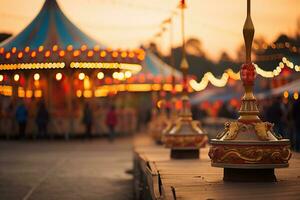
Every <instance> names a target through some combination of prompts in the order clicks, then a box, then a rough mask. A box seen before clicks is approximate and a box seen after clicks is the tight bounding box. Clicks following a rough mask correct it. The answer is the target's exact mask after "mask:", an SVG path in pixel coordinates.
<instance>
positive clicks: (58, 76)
mask: <svg viewBox="0 0 300 200" xmlns="http://www.w3.org/2000/svg"><path fill="white" fill-rule="evenodd" d="M55 78H56V80H57V81H60V80H61V79H62V74H61V73H60V72H59V73H57V74H56V75H55Z"/></svg>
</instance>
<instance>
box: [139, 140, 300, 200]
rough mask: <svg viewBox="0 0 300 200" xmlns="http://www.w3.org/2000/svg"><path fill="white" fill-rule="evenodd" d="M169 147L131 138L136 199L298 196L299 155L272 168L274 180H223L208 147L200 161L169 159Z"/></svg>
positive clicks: (296, 197)
mask: <svg viewBox="0 0 300 200" xmlns="http://www.w3.org/2000/svg"><path fill="white" fill-rule="evenodd" d="M169 153H170V150H169V149H165V148H164V147H163V146H159V145H156V144H154V142H152V140H151V139H150V138H149V137H147V136H145V135H141V136H137V137H136V138H135V139H134V184H135V197H136V199H168V200H169V199H170V200H173V199H174V200H178V199H188V200H193V199H197V200H198V199H199V200H201V199H206V200H212V199H251V200H253V199H272V200H277V199H280V200H281V199H300V154H299V153H293V156H292V159H291V160H290V167H289V168H285V169H277V170H275V173H276V177H277V179H278V182H276V183H229V182H223V180H222V178H223V169H222V168H214V167H211V166H210V159H209V157H208V155H207V154H208V148H205V149H201V160H171V159H170V157H169Z"/></svg>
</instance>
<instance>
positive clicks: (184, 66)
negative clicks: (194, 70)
mask: <svg viewBox="0 0 300 200" xmlns="http://www.w3.org/2000/svg"><path fill="white" fill-rule="evenodd" d="M180 68H181V69H183V70H187V69H188V68H189V63H188V61H187V59H186V58H185V57H183V58H182V60H181V63H180Z"/></svg>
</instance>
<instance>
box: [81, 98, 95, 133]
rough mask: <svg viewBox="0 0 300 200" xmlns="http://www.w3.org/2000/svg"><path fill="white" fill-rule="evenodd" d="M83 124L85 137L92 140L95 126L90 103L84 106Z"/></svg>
mask: <svg viewBox="0 0 300 200" xmlns="http://www.w3.org/2000/svg"><path fill="white" fill-rule="evenodd" d="M82 122H83V124H84V126H85V137H87V138H91V137H92V126H93V113H92V110H91V108H90V105H89V104H88V103H86V104H85V106H84V110H83V119H82Z"/></svg>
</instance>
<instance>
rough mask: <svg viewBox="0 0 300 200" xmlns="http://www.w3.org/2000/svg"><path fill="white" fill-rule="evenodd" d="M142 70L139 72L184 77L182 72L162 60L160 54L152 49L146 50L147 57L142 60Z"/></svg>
mask: <svg viewBox="0 0 300 200" xmlns="http://www.w3.org/2000/svg"><path fill="white" fill-rule="evenodd" d="M142 66H143V68H142V70H141V71H140V72H139V74H151V75H153V76H163V77H168V76H172V75H174V76H175V77H177V78H181V77H182V73H181V72H180V71H179V70H177V69H175V68H173V67H171V66H170V65H168V64H167V63H165V62H164V61H162V60H161V59H160V58H159V57H158V56H156V55H155V54H154V53H153V52H151V51H150V50H146V57H145V59H144V61H143V62H142Z"/></svg>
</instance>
